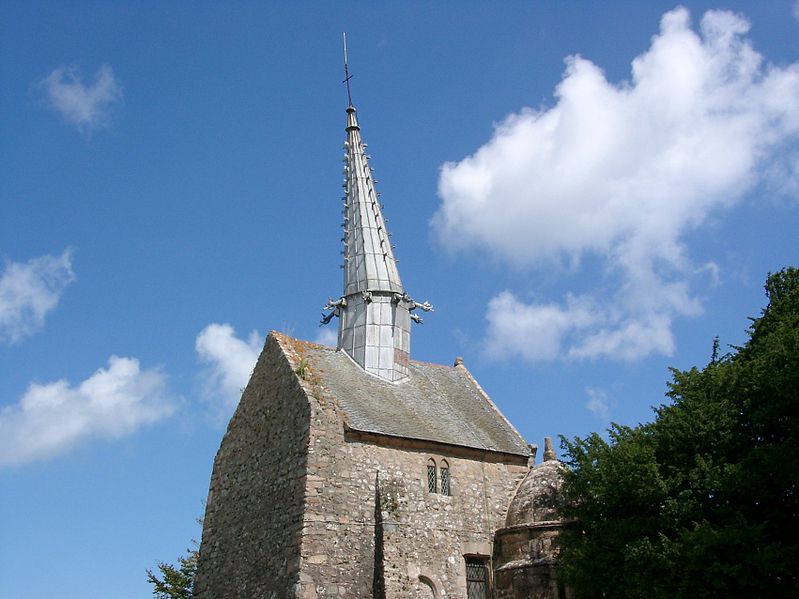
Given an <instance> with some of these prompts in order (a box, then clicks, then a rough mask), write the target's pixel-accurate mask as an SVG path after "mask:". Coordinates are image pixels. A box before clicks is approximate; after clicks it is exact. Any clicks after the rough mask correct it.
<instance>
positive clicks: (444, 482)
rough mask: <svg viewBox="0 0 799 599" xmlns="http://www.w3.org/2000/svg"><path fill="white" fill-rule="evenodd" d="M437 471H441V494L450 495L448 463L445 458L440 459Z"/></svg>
mask: <svg viewBox="0 0 799 599" xmlns="http://www.w3.org/2000/svg"><path fill="white" fill-rule="evenodd" d="M439 471H440V472H441V494H442V495H452V493H450V490H449V464H447V460H442V461H441V468H440V469H439Z"/></svg>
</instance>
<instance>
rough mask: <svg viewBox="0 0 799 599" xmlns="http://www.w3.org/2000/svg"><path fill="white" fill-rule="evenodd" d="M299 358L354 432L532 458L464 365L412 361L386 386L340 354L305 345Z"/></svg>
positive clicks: (525, 444)
mask: <svg viewBox="0 0 799 599" xmlns="http://www.w3.org/2000/svg"><path fill="white" fill-rule="evenodd" d="M284 339H286V338H285V337H284ZM286 340H287V341H288V339H286ZM303 354H304V356H305V358H306V359H307V361H308V364H309V366H310V367H311V368H312V369H313V371H314V372H315V373H317V374H318V375H319V377H320V379H321V384H322V386H323V387H324V388H325V390H326V391H328V392H329V393H331V394H332V395H333V396H334V397H335V398H336V400H337V401H338V403H339V405H340V406H341V408H342V409H343V410H344V413H345V418H346V423H347V425H348V426H349V427H350V428H351V429H353V430H356V431H361V432H366V433H376V434H380V435H390V436H392V437H400V438H405V439H417V440H425V441H434V442H438V443H447V444H450V445H459V446H463V447H470V448H475V449H481V450H488V451H497V452H503V453H509V454H514V455H521V456H529V455H530V449H529V447H528V446H527V443H526V442H525V441H524V439H523V438H522V436H521V435H520V434H519V433H518V432H517V431H516V429H514V428H513V426H512V425H511V424H510V423H509V422H508V421H507V420H506V419H505V417H504V416H503V415H502V414H501V413H500V411H499V410H498V409H497V408H496V406H495V405H494V404H493V402H492V401H491V400H490V399H489V398H488V396H487V395H486V394H485V393H484V392H483V391H482V389H480V387H479V386H478V385H477V383H476V381H475V380H474V379H473V378H472V376H471V374H469V371H468V370H466V368H465V367H464V366H462V365H460V366H439V365H437V364H429V363H426V362H417V361H415V360H411V361H410V378H409V379H408V380H406V381H404V382H402V383H389V382H387V381H384V380H382V379H380V378H378V377H376V376H371V375H369V374H366V373H365V372H364V371H363V370H362V369H361V368H360V367H359V366H358V365H356V364H355V362H353V361H352V359H351V358H350V357H349V356H347V355H346V354H345V353H344V352H343V351H340V350H336V349H334V348H331V347H326V346H322V345H316V344H310V343H303Z"/></svg>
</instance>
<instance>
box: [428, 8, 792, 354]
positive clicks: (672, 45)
mask: <svg viewBox="0 0 799 599" xmlns="http://www.w3.org/2000/svg"><path fill="white" fill-rule="evenodd" d="M748 30H749V24H748V22H747V21H746V20H745V19H744V18H742V17H741V16H739V15H735V14H733V13H730V12H725V11H709V12H707V13H706V14H705V15H704V17H703V18H702V20H701V24H700V27H699V31H698V32H697V31H694V30H693V29H692V27H691V23H690V17H689V13H688V11H687V10H685V9H683V8H678V9H676V10H674V11H671V12H669V13H666V14H665V15H664V16H663V18H662V20H661V27H660V32H659V33H658V34H657V35H655V36H654V37H653V38H652V43H651V46H650V48H649V49H648V50H647V51H646V52H644V53H643V54H641V55H640V56H638V57H636V58H635V59H634V60H633V62H632V74H631V78H630V80H629V81H624V82H622V83H619V84H614V83H611V82H609V81H607V79H606V78H605V76H604V74H603V73H602V71H601V70H600V68H599V67H597V66H596V65H595V64H593V63H591V62H590V61H588V60H586V59H585V58H582V57H580V56H571V57H569V58H568V59H567V60H566V70H565V73H564V75H563V79H562V81H561V82H560V84H559V85H558V87H557V89H556V91H555V99H556V102H555V104H554V105H553V106H551V107H549V108H541V109H538V110H535V109H531V108H526V109H523V110H521V111H520V112H518V113H517V114H512V115H510V116H508V117H507V118H506V119H505V120H504V121H503V122H501V123H499V124H498V125H497V126H496V128H495V131H494V135H493V137H492V138H491V139H490V140H489V141H488V142H487V143H486V144H485V145H484V146H482V147H481V148H479V149H478V150H477V151H476V152H475V153H474V154H472V155H471V156H468V157H467V158H465V159H463V160H461V161H460V162H457V163H447V164H445V165H443V167H442V169H441V173H440V178H439V196H440V197H441V200H442V203H441V206H440V207H439V210H438V211H437V213H436V214H435V216H434V218H433V221H432V226H433V229H434V231H435V233H436V235H437V236H438V238H439V240H440V241H441V243H442V244H443V245H444V246H445V247H446V248H448V249H450V250H452V251H463V250H469V249H471V250H474V249H478V250H487V253H488V254H490V255H492V256H494V257H496V258H498V259H500V260H504V261H507V262H510V263H512V264H514V265H515V266H517V267H524V268H529V267H533V268H542V267H546V268H552V267H553V265H558V264H562V263H564V262H565V263H568V264H571V265H576V268H577V269H578V270H579V268H580V264H581V261H582V259H583V258H584V257H586V256H593V257H598V258H599V260H600V262H599V263H600V268H599V269H598V272H601V273H603V274H602V276H603V279H602V281H601V282H600V283H599V284H598V285H599V287H597V288H596V289H593V290H591V291H588V292H585V293H584V294H583V295H582V296H579V297H575V296H568V297H566V298H565V299H563V300H562V301H559V302H558V303H552V302H547V303H537V302H533V303H525V301H524V299H520V298H518V297H517V296H516V295H514V294H513V293H512V292H504V293H502V294H500V295H498V296H497V297H495V298H494V299H493V300H492V301H491V302H490V303H489V308H488V313H487V318H488V325H489V331H488V341H489V343H488V347H489V349H490V351H491V352H492V353H493V354H495V355H499V356H507V355H509V354H512V353H518V354H520V355H522V356H523V357H525V358H528V359H531V360H537V359H551V358H553V357H556V356H561V357H575V358H592V357H612V358H617V359H636V358H640V357H642V356H646V355H647V354H650V353H653V352H654V353H659V354H665V355H668V354H670V353H671V352H672V351H673V349H674V339H673V337H672V332H671V329H672V323H673V321H674V319H675V318H678V317H686V316H694V315H697V314H699V313H700V312H701V310H702V305H701V302H700V301H699V299H698V298H697V297H696V294H695V292H693V291H692V285H696V284H697V283H698V282H699V281H708V282H709V283H710V284H712V283H713V281H712V278H713V277H714V273H715V272H716V270H717V268H716V267H715V265H713V264H708V265H703V266H697V265H695V264H694V263H693V262H692V260H691V258H690V255H689V252H688V249H687V247H686V242H685V235H686V233H687V232H690V231H694V230H696V229H697V228H698V227H700V226H701V225H702V224H703V223H704V222H705V221H706V219H707V217H708V215H710V214H711V213H714V212H718V211H721V210H723V209H725V208H728V207H730V206H731V205H733V204H734V203H735V202H736V201H738V200H740V199H741V198H742V197H743V196H744V195H745V194H746V193H747V192H748V191H749V190H751V189H752V188H753V186H754V185H756V184H758V183H762V182H765V183H767V184H769V185H771V186H772V187H773V188H774V189H781V188H782V189H791V188H792V185H793V183H795V182H796V178H797V175H798V174H799V171H798V170H797V167H799V160H797V155H796V151H793V152H792V151H789V150H790V146H789V144H790V143H792V142H794V141H795V140H796V139H797V135H798V134H799V64H792V65H788V66H786V67H777V66H773V65H768V64H765V62H764V60H763V57H762V56H760V55H759V54H758V53H757V52H756V51H755V50H754V49H753V48H752V46H751V44H750V42H749V41H748V40H747V39H746V37H745V34H746V33H747V32H748ZM600 298H601V299H600ZM586 306H590V310H589V311H588V313H586V309H585V307H586Z"/></svg>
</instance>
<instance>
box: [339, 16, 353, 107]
mask: <svg viewBox="0 0 799 599" xmlns="http://www.w3.org/2000/svg"><path fill="white" fill-rule="evenodd" d="M341 37H342V40H343V41H344V81H342V83H346V84H347V102H349V106H352V94H350V79H352V75H350V71H349V67H348V66H347V33H346V32H344V33H342V34H341Z"/></svg>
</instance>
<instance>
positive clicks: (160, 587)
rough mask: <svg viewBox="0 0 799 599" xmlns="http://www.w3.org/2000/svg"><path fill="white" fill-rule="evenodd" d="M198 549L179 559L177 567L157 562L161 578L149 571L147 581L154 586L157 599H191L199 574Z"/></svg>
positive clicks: (189, 550) (188, 550)
mask: <svg viewBox="0 0 799 599" xmlns="http://www.w3.org/2000/svg"><path fill="white" fill-rule="evenodd" d="M197 556H198V549H197V548H196V547H195V548H194V549H187V550H186V555H184V556H181V557H179V558H178V563H177V565H172V564H167V563H165V562H156V563H157V565H158V570H159V572H160V577H159V576H156V575H155V574H153V571H152V570H147V581H148V582H149V583H150V584H152V585H153V597H157V599H191V596H192V589H193V587H194V575H195V573H196V572H197Z"/></svg>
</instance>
